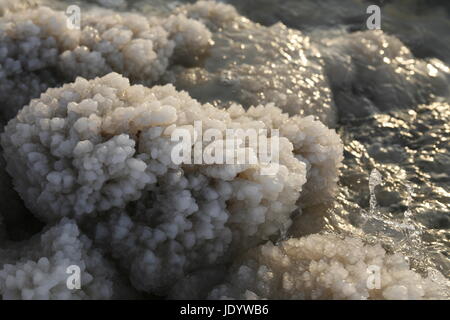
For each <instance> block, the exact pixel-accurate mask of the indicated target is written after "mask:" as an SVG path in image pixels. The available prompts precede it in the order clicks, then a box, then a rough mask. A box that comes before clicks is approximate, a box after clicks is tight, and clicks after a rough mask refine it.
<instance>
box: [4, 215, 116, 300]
mask: <svg viewBox="0 0 450 320" xmlns="http://www.w3.org/2000/svg"><path fill="white" fill-rule="evenodd" d="M0 262H1V267H0V294H1V296H2V298H3V299H25V300H28V299H39V300H42V299H109V298H112V297H113V286H114V283H113V279H114V277H115V271H114V269H113V268H112V267H111V265H110V264H109V263H108V262H107V261H106V260H105V259H104V258H103V257H102V255H101V254H100V252H99V251H98V250H97V249H95V248H93V247H92V242H91V240H89V239H88V238H87V237H86V236H85V235H82V234H81V233H80V231H79V229H78V227H77V225H76V223H75V222H74V221H73V220H69V219H62V220H61V221H60V222H59V223H58V224H57V225H55V226H52V227H50V228H48V230H46V231H44V232H42V233H41V234H39V235H36V236H35V237H33V238H32V239H30V240H29V241H27V242H26V243H21V244H20V245H17V244H13V245H10V246H8V247H7V249H0ZM72 265H76V266H78V267H80V276H81V283H82V287H81V289H79V290H69V289H68V287H67V280H68V277H69V275H70V274H67V273H66V271H67V268H68V267H69V266H72ZM115 280H116V281H117V279H115Z"/></svg>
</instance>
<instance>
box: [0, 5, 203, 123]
mask: <svg viewBox="0 0 450 320" xmlns="http://www.w3.org/2000/svg"><path fill="white" fill-rule="evenodd" d="M210 39H211V34H210V32H209V31H208V29H207V28H206V27H205V26H204V25H202V24H201V23H200V22H198V21H195V20H192V19H188V18H187V17H186V16H184V15H182V14H178V15H171V16H169V17H166V18H159V17H150V18H146V17H144V16H141V15H139V14H135V13H122V14H120V15H118V14H116V13H115V12H113V11H109V10H106V9H98V8H97V9H89V10H88V9H87V10H83V12H82V15H81V21H80V26H79V28H78V27H77V25H74V24H73V25H72V24H70V23H68V17H67V16H66V14H65V12H62V11H55V10H52V9H50V8H48V7H45V6H39V7H38V8H30V9H27V10H21V11H17V12H12V13H11V12H7V13H6V14H5V15H4V16H3V17H0V98H2V100H4V101H7V103H6V105H4V106H3V107H2V110H1V114H3V117H4V118H6V119H9V118H11V117H12V116H14V114H15V112H17V110H18V108H20V107H21V106H23V105H24V104H26V103H28V101H29V100H30V98H34V97H37V96H38V95H39V94H40V93H41V92H43V91H45V90H46V89H47V88H48V87H53V86H56V85H59V84H60V83H63V82H67V81H73V80H74V79H75V77H76V76H83V77H86V78H93V77H95V76H102V75H105V74H107V73H109V72H111V71H114V72H118V73H121V74H123V75H124V76H126V77H129V78H130V79H132V80H133V81H142V82H145V83H146V84H150V83H153V82H155V81H156V80H158V79H159V77H160V76H161V75H162V74H163V73H164V72H165V70H166V68H167V67H168V66H169V65H170V63H171V62H173V61H177V62H182V60H183V56H187V57H189V59H190V61H191V60H192V58H193V57H198V56H200V55H202V54H203V53H204V52H205V50H206V49H207V48H208V46H209V44H210ZM11 93H13V94H11ZM10 96H14V99H9V98H8V97H10Z"/></svg>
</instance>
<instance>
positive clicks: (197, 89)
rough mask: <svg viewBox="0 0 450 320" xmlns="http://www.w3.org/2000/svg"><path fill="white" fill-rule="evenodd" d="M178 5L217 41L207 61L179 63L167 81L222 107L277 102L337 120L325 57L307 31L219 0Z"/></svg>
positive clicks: (286, 108) (294, 112)
mask: <svg viewBox="0 0 450 320" xmlns="http://www.w3.org/2000/svg"><path fill="white" fill-rule="evenodd" d="M177 10H178V12H181V13H182V14H183V15H185V16H187V17H188V18H191V19H197V20H199V21H200V22H201V23H202V24H205V25H206V26H207V27H208V28H209V29H210V30H211V32H212V40H213V42H214V45H213V46H212V47H211V48H210V50H209V51H208V55H207V56H206V57H205V59H204V60H203V63H202V64H201V65H200V64H199V65H197V66H194V67H191V68H185V67H181V66H177V65H175V66H173V68H170V72H167V73H166V74H165V75H164V76H163V79H164V80H166V81H167V82H171V83H173V84H175V86H176V87H177V88H178V89H183V90H187V91H188V92H189V94H190V95H191V96H192V97H194V98H196V99H199V101H201V102H211V103H213V104H214V105H216V106H221V107H222V106H229V105H231V104H232V103H239V104H241V105H243V106H244V108H249V107H250V106H252V105H253V106H254V105H258V104H267V103H270V102H273V103H275V105H276V106H277V107H279V108H281V109H282V110H283V111H284V112H287V113H289V115H302V116H306V115H313V116H315V117H317V118H318V119H319V120H320V121H321V122H323V123H325V124H326V125H328V126H334V125H336V121H337V118H336V110H335V106H334V103H333V100H332V96H331V90H330V89H329V85H328V80H327V79H326V76H325V72H324V69H323V65H324V62H323V60H322V59H321V57H320V54H319V52H318V51H317V49H316V48H315V46H314V45H313V44H312V43H311V42H310V39H309V38H308V37H307V36H305V35H304V34H302V33H301V32H300V31H297V30H292V29H288V28H286V27H285V26H284V25H282V24H276V25H273V26H271V27H264V26H261V25H259V24H257V23H254V22H252V21H250V20H248V19H246V18H244V17H242V16H240V15H239V14H238V13H237V12H236V10H235V9H234V7H232V6H230V5H227V4H223V3H218V2H214V1H198V2H196V3H195V4H192V5H186V6H182V7H180V8H178V9H177Z"/></svg>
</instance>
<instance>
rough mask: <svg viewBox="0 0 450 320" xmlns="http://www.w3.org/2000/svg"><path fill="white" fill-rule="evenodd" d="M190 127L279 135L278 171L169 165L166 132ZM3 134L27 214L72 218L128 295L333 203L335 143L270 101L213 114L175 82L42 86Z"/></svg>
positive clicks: (115, 80)
mask: <svg viewBox="0 0 450 320" xmlns="http://www.w3.org/2000/svg"><path fill="white" fill-rule="evenodd" d="M196 120H201V121H202V124H203V130H207V129H208V128H217V129H219V130H221V131H222V132H223V133H224V132H225V129H227V128H242V129H246V128H268V129H270V128H275V129H279V130H280V135H281V136H282V137H281V138H280V167H279V170H278V172H277V173H276V175H273V176H270V175H269V176H265V175H261V174H260V169H261V165H259V164H258V165H182V166H179V165H175V164H173V162H172V161H171V158H170V157H171V152H172V149H173V147H174V146H175V145H176V144H177V142H171V139H170V134H171V132H172V130H174V129H175V128H178V127H185V128H190V130H193V127H192V125H193V123H194V121H196ZM1 138H2V139H1V143H2V147H3V149H4V154H5V158H6V160H7V170H8V172H9V173H10V175H11V176H12V177H13V182H14V186H15V189H16V190H17V191H18V192H19V194H20V195H21V197H22V198H23V199H24V201H25V204H26V206H27V207H28V208H29V209H30V210H31V211H32V212H33V214H35V215H36V216H38V217H39V218H40V219H41V220H43V221H47V222H55V221H59V220H60V219H61V218H63V217H69V218H73V219H75V220H76V221H78V223H79V225H80V226H82V227H83V226H85V227H86V230H88V231H87V232H88V234H89V235H90V236H92V237H93V240H94V243H95V244H96V245H98V246H99V247H100V248H102V249H103V250H105V251H106V252H107V253H108V254H110V255H111V256H112V257H113V258H115V259H117V260H118V261H119V262H120V263H121V265H122V267H123V268H125V269H127V270H128V271H129V273H130V278H131V281H132V283H133V285H134V286H135V287H136V288H137V289H139V290H144V291H148V292H151V293H157V294H165V293H166V292H167V290H168V289H169V288H170V287H171V285H172V284H173V283H174V282H175V281H177V279H180V278H182V277H183V275H184V274H186V273H187V272H189V271H192V270H196V269H198V268H203V267H206V266H209V265H212V264H215V263H221V262H225V261H227V260H228V259H229V258H230V257H231V256H233V255H234V254H236V253H238V252H241V251H242V250H245V249H248V248H250V247H252V246H254V245H256V244H258V243H260V242H261V241H263V240H266V239H268V238H269V237H270V236H274V235H276V234H277V233H278V232H279V231H280V230H286V229H287V228H288V227H289V226H290V224H291V213H292V212H293V211H295V210H296V209H297V208H298V207H301V206H306V205H309V204H310V203H314V201H317V199H318V198H317V197H312V196H311V193H314V194H316V192H317V194H320V199H327V198H330V197H331V195H332V194H333V192H334V189H335V185H336V179H337V175H338V167H339V165H340V163H341V161H342V144H341V142H340V139H339V137H338V135H337V134H336V133H335V132H334V131H333V130H330V129H328V128H326V127H325V126H324V125H323V124H322V123H320V122H319V121H316V120H314V119H313V117H311V116H310V117H306V118H301V117H299V116H294V117H289V116H288V115H287V114H283V113H282V111H281V110H280V109H279V108H277V107H275V106H273V105H271V104H269V105H266V106H258V107H252V108H250V109H249V110H247V111H245V110H244V109H243V108H242V107H241V106H239V105H233V106H232V107H230V108H229V109H227V110H221V109H217V108H215V107H213V106H211V105H209V104H204V105H202V104H200V103H198V102H197V101H196V100H193V99H192V98H190V97H189V95H188V94H186V93H185V92H177V91H176V90H175V89H174V87H173V86H172V85H166V86H155V87H153V88H146V87H144V86H142V85H134V86H130V84H129V81H128V79H126V78H124V77H122V76H121V75H119V74H116V73H110V74H108V75H106V76H104V77H102V78H95V79H94V80H91V81H88V80H86V79H84V78H81V77H78V78H77V79H76V81H75V82H74V83H70V84H65V85H63V86H62V87H61V88H55V89H48V90H47V91H46V92H45V93H43V94H42V95H41V97H40V98H39V99H34V100H32V101H31V102H30V104H29V105H27V106H25V107H24V108H23V109H22V110H21V111H20V112H19V113H18V115H17V117H16V118H14V119H12V120H11V121H10V122H9V123H8V125H7V126H6V127H5V132H4V134H3V135H2V136H1ZM255 151H256V150H253V152H255ZM302 190H303V191H302ZM90 226H93V227H92V228H91V227H90Z"/></svg>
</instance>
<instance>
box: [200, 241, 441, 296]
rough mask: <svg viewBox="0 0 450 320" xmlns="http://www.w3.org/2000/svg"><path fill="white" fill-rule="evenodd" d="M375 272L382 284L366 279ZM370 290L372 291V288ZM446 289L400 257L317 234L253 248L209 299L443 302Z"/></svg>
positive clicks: (375, 248) (353, 242) (367, 246)
mask: <svg viewBox="0 0 450 320" xmlns="http://www.w3.org/2000/svg"><path fill="white" fill-rule="evenodd" d="M371 270H372V271H373V270H379V272H380V273H379V274H380V278H379V279H380V281H379V287H378V288H377V285H376V284H377V280H374V281H373V282H372V281H371V279H369V275H370V274H371V273H370V272H372V271H371ZM370 288H373V289H370ZM445 290H446V289H445V288H443V287H442V286H440V285H439V284H438V283H436V282H434V281H433V280H432V279H430V278H423V277H421V276H420V275H419V274H418V273H416V272H414V271H412V270H410V268H409V264H408V263H407V262H406V260H405V257H404V256H403V255H401V254H393V255H389V254H386V252H385V250H384V249H383V248H382V247H381V246H380V245H375V246H370V245H364V244H363V242H362V241H361V240H359V239H353V238H343V239H341V238H339V237H337V236H335V235H319V234H314V235H311V236H307V237H303V238H300V239H289V240H286V241H284V242H282V243H280V244H278V245H277V246H275V245H273V244H272V243H267V244H265V245H262V246H259V247H257V248H255V249H252V250H251V251H250V252H249V253H247V254H246V255H244V257H243V258H241V260H240V261H236V262H235V263H234V265H233V267H232V268H231V270H230V271H229V272H228V279H227V280H226V281H225V282H224V283H223V284H221V285H218V286H216V287H215V288H214V289H213V290H211V292H210V293H209V296H208V298H210V299H229V298H233V299H358V300H359V299H396V300H398V299H401V300H403V299H413V300H416V299H444V298H446V292H445Z"/></svg>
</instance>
